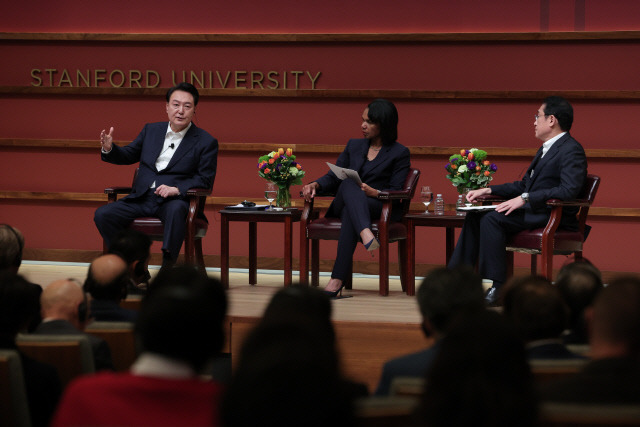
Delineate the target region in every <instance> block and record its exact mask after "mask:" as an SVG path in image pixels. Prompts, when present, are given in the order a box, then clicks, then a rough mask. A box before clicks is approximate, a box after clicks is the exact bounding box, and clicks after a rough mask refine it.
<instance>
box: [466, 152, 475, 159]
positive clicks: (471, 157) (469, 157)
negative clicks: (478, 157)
mask: <svg viewBox="0 0 640 427" xmlns="http://www.w3.org/2000/svg"><path fill="white" fill-rule="evenodd" d="M473 157H474V156H473V153H471V152H469V154H467V159H469V160H473Z"/></svg>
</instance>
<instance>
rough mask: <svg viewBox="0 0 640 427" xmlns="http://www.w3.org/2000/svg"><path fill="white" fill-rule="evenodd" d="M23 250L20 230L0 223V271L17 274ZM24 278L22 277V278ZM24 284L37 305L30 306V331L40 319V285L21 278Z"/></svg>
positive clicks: (22, 237) (28, 327)
mask: <svg viewBox="0 0 640 427" xmlns="http://www.w3.org/2000/svg"><path fill="white" fill-rule="evenodd" d="M23 251H24V236H23V235H22V232H21V231H20V230H18V229H17V228H15V227H12V226H10V225H9V224H0V273H2V272H7V273H12V274H18V270H19V269H20V265H22V253H23ZM23 279H24V278H23ZM23 283H24V284H25V286H26V287H27V288H28V289H29V290H30V292H32V293H33V294H34V298H35V299H36V301H37V305H35V306H32V307H30V310H31V312H30V313H29V318H30V320H29V323H28V325H27V331H28V332H32V331H33V330H34V329H35V328H36V326H38V324H39V323H40V321H41V320H42V317H41V315H40V294H41V293H42V287H41V286H40V285H37V284H35V283H30V282H28V281H27V280H23Z"/></svg>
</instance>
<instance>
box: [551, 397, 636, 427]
mask: <svg viewBox="0 0 640 427" xmlns="http://www.w3.org/2000/svg"><path fill="white" fill-rule="evenodd" d="M540 426H541V427H612V426H636V427H637V426H640V405H637V404H622V405H609V404H607V405H604V404H594V403H588V404H587V403H551V402H545V403H543V404H542V405H541V406H540Z"/></svg>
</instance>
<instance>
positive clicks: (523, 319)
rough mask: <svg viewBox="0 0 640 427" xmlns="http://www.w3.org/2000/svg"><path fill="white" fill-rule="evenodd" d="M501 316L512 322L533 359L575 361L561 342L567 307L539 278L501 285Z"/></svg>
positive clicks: (544, 279) (524, 278)
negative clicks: (503, 286)
mask: <svg viewBox="0 0 640 427" xmlns="http://www.w3.org/2000/svg"><path fill="white" fill-rule="evenodd" d="M505 288H506V289H505V292H504V298H503V303H504V306H503V314H504V315H505V316H506V317H507V319H509V321H510V322H512V323H513V325H514V326H515V328H516V330H517V331H518V333H519V334H520V337H521V338H522V339H523V340H524V342H525V344H526V348H527V357H528V358H529V360H533V359H577V358H582V356H580V355H578V354H575V353H573V352H571V351H570V350H569V349H568V348H567V347H566V346H565V345H564V344H563V343H562V338H561V336H562V332H563V331H564V330H565V327H566V325H567V311H568V310H567V307H566V306H565V304H564V302H563V300H562V297H561V296H560V292H559V291H558V289H557V288H556V287H555V286H554V285H552V284H551V282H550V281H549V280H547V279H546V278H544V277H542V276H522V277H516V278H513V279H511V280H510V281H509V282H507V284H506V286H505Z"/></svg>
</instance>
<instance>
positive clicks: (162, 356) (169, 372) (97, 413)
mask: <svg viewBox="0 0 640 427" xmlns="http://www.w3.org/2000/svg"><path fill="white" fill-rule="evenodd" d="M226 309H227V299H226V295H225V292H224V289H223V288H222V285H221V284H220V282H218V281H217V280H215V279H210V278H208V277H207V276H206V275H204V274H202V273H201V272H199V271H198V270H196V269H195V268H193V267H187V266H181V267H174V268H169V269H163V270H162V271H160V272H159V273H158V275H157V276H156V279H155V280H154V281H153V286H152V287H151V289H150V290H149V292H148V293H147V295H146V296H145V297H144V299H143V301H142V303H141V307H140V313H139V316H138V319H137V320H136V323H135V334H136V339H137V341H138V342H139V345H140V347H141V353H140V356H139V357H138V359H137V360H136V361H135V363H134V364H133V366H132V367H131V370H130V371H129V372H126V373H112V372H110V373H107V372H105V373H100V374H97V375H92V376H85V377H81V378H79V379H77V380H75V381H73V382H72V383H71V384H70V385H69V387H68V388H67V390H66V392H65V393H64V395H63V397H62V401H61V403H60V405H59V407H58V410H57V412H56V414H55V416H54V420H53V423H52V426H53V427H62V426H81V425H82V426H87V425H91V426H125V425H126V426H154V427H158V426H178V425H185V426H216V425H219V420H218V411H217V404H216V402H218V401H219V400H220V398H221V394H222V385H221V384H219V383H217V382H214V381H210V380H203V379H201V378H200V377H199V374H201V373H202V370H203V368H204V367H205V366H207V364H208V362H210V361H211V360H212V359H213V358H214V356H216V355H217V354H218V353H219V352H220V350H221V349H222V344H223V342H224V330H223V326H222V325H223V320H224V317H225V314H226Z"/></svg>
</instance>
